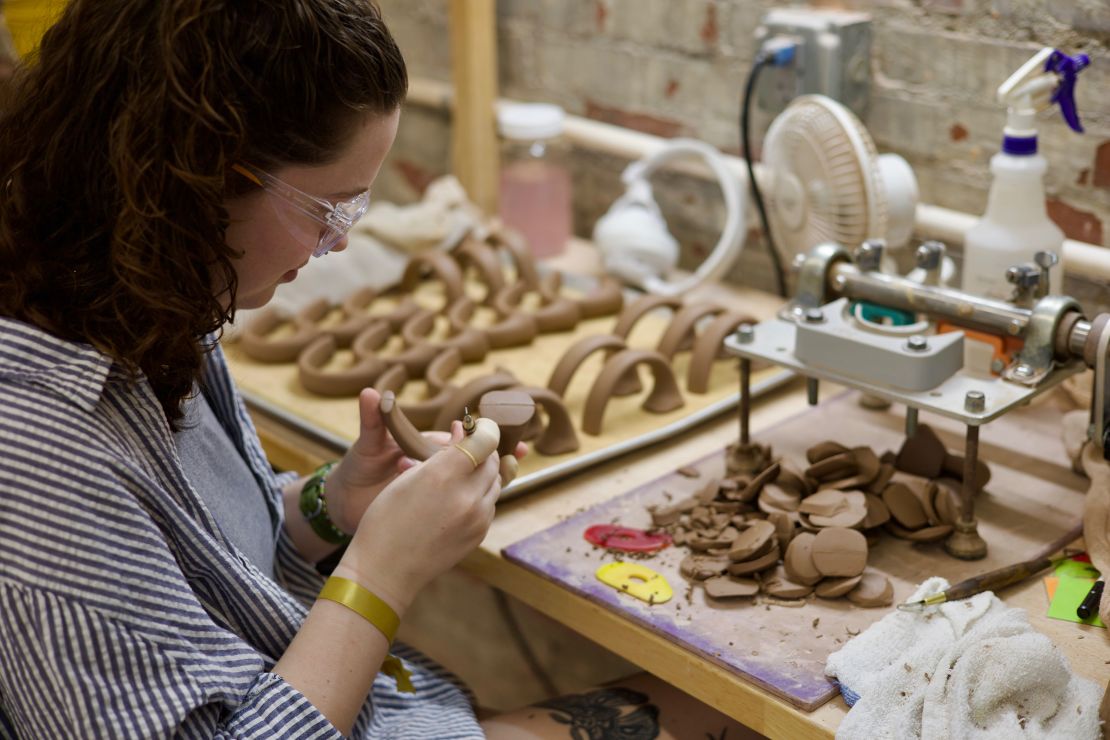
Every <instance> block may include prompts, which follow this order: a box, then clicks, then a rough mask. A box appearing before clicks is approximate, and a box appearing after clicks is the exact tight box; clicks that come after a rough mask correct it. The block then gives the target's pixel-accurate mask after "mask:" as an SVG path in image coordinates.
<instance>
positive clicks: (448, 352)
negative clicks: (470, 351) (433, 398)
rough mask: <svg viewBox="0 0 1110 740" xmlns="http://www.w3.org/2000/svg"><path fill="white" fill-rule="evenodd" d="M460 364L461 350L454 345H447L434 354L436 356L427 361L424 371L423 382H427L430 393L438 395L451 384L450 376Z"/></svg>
mask: <svg viewBox="0 0 1110 740" xmlns="http://www.w3.org/2000/svg"><path fill="white" fill-rule="evenodd" d="M462 366H463V358H462V352H459V350H458V349H457V348H455V347H448V348H447V349H445V350H443V351H442V352H440V353H439V354H438V355H436V358H435V359H434V360H432V361H431V362H429V363H428V369H427V370H425V371H424V383H425V384H427V386H428V390H429V391H430V392H431V393H432V395H438V394H439V393H441V392H442V391H443V390H444V389H445V388H448V387H449V386H451V378H452V377H453V376H454V375H455V373H457V372H458V371H459V368H460V367H462Z"/></svg>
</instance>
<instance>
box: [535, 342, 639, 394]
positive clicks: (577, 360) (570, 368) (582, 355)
mask: <svg viewBox="0 0 1110 740" xmlns="http://www.w3.org/2000/svg"><path fill="white" fill-rule="evenodd" d="M624 349H628V346H627V345H626V344H625V342H624V339H623V338H622V337H618V336H616V335H615V334H594V335H592V336H588V337H582V338H581V339H579V340H578V341H577V342H575V343H574V344H572V345H571V346H570V348H569V349H567V351H566V352H564V353H563V356H562V357H560V358H559V361H558V362H557V363H555V369H554V370H552V371H551V377H550V378H549V379H548V381H547V387H548V388H549V389H551V390H552V391H553V392H554V393H556V394H558V395H559V396H563V395H565V394H566V392H567V387H569V386H570V381H571V379H572V378H573V377H574V374H575V373H576V372H577V371H578V368H579V367H581V365H582V363H583V362H585V361H586V359H587V358H588V357H589V356H590V355H592V354H593V353H594V352H597V351H599V350H606V351H607V356H612V353H613V352H617V351H620V350H624ZM629 378H630V379H631V380H632V381H634V384H635V387H634V388H632V389H631V390H630V391H629V392H627V393H623V394H618V395H629V393H639V392H640V390H641V389H642V386H641V385H640V378H639V375H637V374H636V373H635V372H633V373H631V374H630V375H629ZM624 385H625V388H626V389H627V388H629V387H630V386H631V385H632V383H628V382H626V383H624Z"/></svg>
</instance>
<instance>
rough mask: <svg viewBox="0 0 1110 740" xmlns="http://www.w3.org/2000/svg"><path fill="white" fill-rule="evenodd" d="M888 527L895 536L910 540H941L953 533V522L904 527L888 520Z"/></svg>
mask: <svg viewBox="0 0 1110 740" xmlns="http://www.w3.org/2000/svg"><path fill="white" fill-rule="evenodd" d="M886 526H887V528H888V529H889V530H890V533H891V534H893V535H894V536H895V537H900V538H902V539H904V540H909V541H910V542H940V541H941V540H943V539H944V538H945V537H947V536H948V535H950V534H952V525H951V524H938V525H937V526H935V527H924V528H923V529H915V530H912V531H911V530H909V529H903V528H902V527H899V526H898V525H897V524H895V523H894V522H887V525H886Z"/></svg>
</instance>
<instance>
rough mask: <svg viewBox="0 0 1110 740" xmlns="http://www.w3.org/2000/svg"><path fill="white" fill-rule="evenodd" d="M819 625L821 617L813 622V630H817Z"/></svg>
mask: <svg viewBox="0 0 1110 740" xmlns="http://www.w3.org/2000/svg"><path fill="white" fill-rule="evenodd" d="M819 624H821V617H817V618H816V619H814V620H813V629H817V625H819Z"/></svg>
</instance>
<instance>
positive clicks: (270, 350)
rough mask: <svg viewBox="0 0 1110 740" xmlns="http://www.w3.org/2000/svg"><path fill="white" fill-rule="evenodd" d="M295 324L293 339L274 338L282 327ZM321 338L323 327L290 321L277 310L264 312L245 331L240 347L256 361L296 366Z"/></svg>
mask: <svg viewBox="0 0 1110 740" xmlns="http://www.w3.org/2000/svg"><path fill="white" fill-rule="evenodd" d="M285 323H292V324H293V326H294V332H293V334H292V335H290V336H285V337H280V338H274V337H272V336H271V334H273V332H274V330H275V329H277V328H278V327H280V326H281V325H282V324H285ZM320 334H321V331H320V327H318V326H316V324H315V323H313V322H311V321H307V320H305V319H304V318H302V317H300V316H293V317H287V316H285V315H284V314H282V313H281V312H280V311H278V310H277V309H276V308H273V307H268V308H263V309H262V310H261V311H259V312H258V313H257V314H255V315H254V317H253V318H252V319H251V320H250V321H249V322H248V323H247V325H246V326H244V327H243V333H242V335H241V336H240V337H239V344H240V346H242V348H243V351H244V352H245V353H246V354H247V356H248V357H250V358H251V359H253V360H258V361H259V362H293V361H294V360H296V359H297V356H298V355H299V354H300V353H301V352H303V351H304V348H305V347H307V346H308V345H309V344H311V343H312V342H313V341H315V340H316V339H317V338H318V337H319V336H320Z"/></svg>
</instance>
